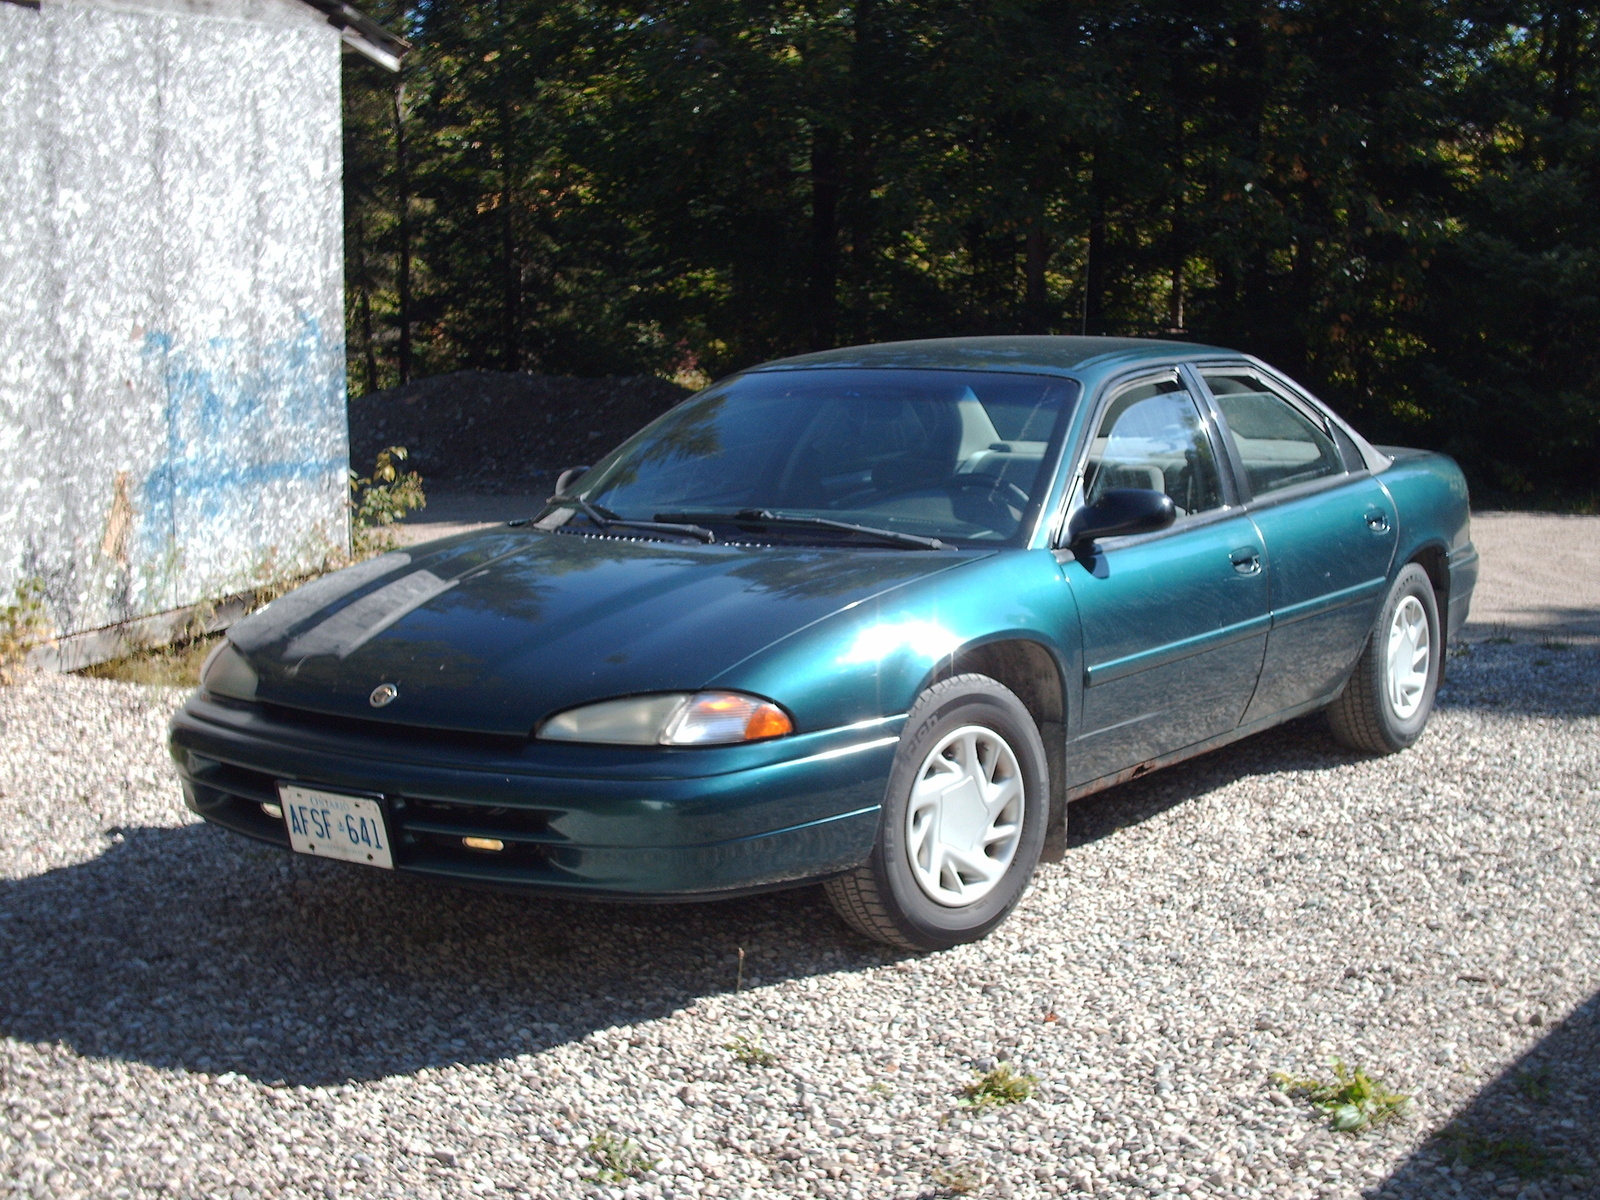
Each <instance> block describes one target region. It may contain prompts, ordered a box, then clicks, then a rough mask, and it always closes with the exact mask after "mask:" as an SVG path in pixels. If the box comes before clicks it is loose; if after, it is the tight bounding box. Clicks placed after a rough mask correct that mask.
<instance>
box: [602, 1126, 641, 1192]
mask: <svg viewBox="0 0 1600 1200" xmlns="http://www.w3.org/2000/svg"><path fill="white" fill-rule="evenodd" d="M589 1157H590V1158H591V1159H592V1160H593V1161H594V1165H595V1173H594V1178H595V1180H596V1181H597V1182H599V1183H627V1182H628V1181H629V1180H631V1179H637V1178H639V1176H641V1175H643V1174H644V1173H645V1172H646V1171H653V1170H655V1168H656V1165H657V1163H656V1160H655V1159H653V1158H651V1157H649V1156H648V1155H647V1154H645V1152H644V1151H643V1150H641V1149H640V1148H639V1146H638V1144H637V1143H635V1142H634V1141H633V1140H632V1139H631V1138H623V1137H618V1136H617V1135H616V1134H614V1133H611V1132H610V1131H609V1130H608V1131H606V1132H604V1133H597V1134H595V1135H594V1137H592V1138H590V1139H589Z"/></svg>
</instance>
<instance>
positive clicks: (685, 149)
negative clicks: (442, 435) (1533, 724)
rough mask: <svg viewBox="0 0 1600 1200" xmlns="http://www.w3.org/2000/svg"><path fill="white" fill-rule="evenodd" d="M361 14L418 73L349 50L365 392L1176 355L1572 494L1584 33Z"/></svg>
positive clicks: (1486, 489) (1346, 11)
mask: <svg viewBox="0 0 1600 1200" xmlns="http://www.w3.org/2000/svg"><path fill="white" fill-rule="evenodd" d="M368 7H369V10H370V11H371V12H372V13H373V15H374V16H376V17H378V18H379V19H380V20H384V21H386V22H387V23H389V24H390V25H391V26H393V27H395V28H397V29H399V30H400V31H401V32H403V33H404V34H405V35H406V36H407V37H408V38H409V39H410V40H411V41H412V42H413V44H414V45H415V47H416V48H415V50H414V51H413V52H412V53H411V54H410V56H409V57H408V58H407V61H406V68H405V72H404V76H403V78H402V79H400V80H398V81H397V80H396V79H395V78H394V77H393V76H392V75H389V74H387V73H386V72H383V71H382V70H380V69H378V68H376V67H374V66H373V65H372V64H370V63H366V62H364V61H362V60H359V59H354V58H352V59H347V60H346V67H345V71H346V79H345V84H346V86H345V89H344V96H345V124H346V134H347V136H346V148H345V165H346V170H345V179H346V214H347V218H346V219H347V230H346V232H347V238H346V256H345V259H346V263H347V264H348V267H347V270H348V272H349V280H348V282H349V287H348V289H347V296H348V304H349V309H348V314H347V315H348V322H349V336H348V338H347V345H348V346H349V352H350V364H349V365H350V377H351V383H352V387H353V388H354V389H355V390H357V391H361V390H372V389H375V388H378V387H384V386H388V385H390V384H393V383H395V382H398V381H399V380H400V379H402V378H403V377H410V376H416V375H420V374H425V373H431V372H436V371H443V370H451V369H455V368H459V367H490V368H500V369H535V370H542V371H548V372H554V373H568V374H590V375H597V374H606V373H632V372H638V371H658V372H661V373H663V374H666V375H677V374H681V375H684V376H685V377H688V376H691V375H700V376H704V375H719V374H722V373H724V372H726V371H729V370H731V369H735V368H738V367H742V366H745V365H748V364H750V363H752V362H754V361H757V360H759V359H762V358H766V357H770V356H773V355H777V354H785V353H792V352H795V351H801V350H806V349H811V348H816V347H822V346H828V345H840V344H849V343H853V342H861V341H871V340H883V339H886V338H894V337H912V336H932V335H948V334H958V333H1012V332H1038V333H1078V332H1087V333H1118V334H1153V333H1176V334H1177V335H1178V336H1184V337H1194V338H1198V339H1200V340H1204V341H1215V342H1220V343H1223V344H1227V345H1235V346H1238V347H1240V348H1242V349H1245V350H1249V351H1251V352H1254V353H1258V354H1260V355H1262V356H1263V357H1265V358H1267V359H1268V360H1270V361H1272V362H1274V363H1276V364H1277V365H1279V366H1281V367H1283V368H1284V369H1286V370H1288V371H1290V372H1291V373H1292V374H1295V375H1297V376H1298V377H1300V378H1302V379H1303V380H1304V381H1305V382H1307V383H1308V384H1310V385H1312V386H1315V387H1317V388H1319V389H1320V390H1321V391H1322V392H1323V393H1324V395H1326V396H1327V398H1328V399H1329V400H1330V401H1332V402H1334V403H1335V404H1336V405H1338V406H1339V407H1341V408H1342V409H1343V410H1345V411H1346V412H1347V414H1348V415H1350V416H1351V417H1352V418H1354V419H1355V420H1356V421H1357V422H1358V423H1359V424H1360V425H1361V426H1362V427H1363V428H1364V429H1365V430H1366V431H1367V432H1369V433H1371V434H1372V435H1374V436H1376V437H1378V438H1381V439H1391V440H1404V441H1408V442H1411V443H1413V444H1429V445H1434V446H1440V447H1443V448H1445V449H1448V450H1450V451H1451V452H1452V453H1454V454H1456V455H1457V456H1458V457H1459V458H1460V459H1461V460H1462V462H1463V464H1464V465H1465V466H1466V467H1467V469H1468V471H1469V474H1470V475H1471V477H1472V480H1473V484H1474V488H1475V489H1476V491H1477V492H1478V493H1479V499H1481V500H1495V501H1498V502H1515V503H1521V504H1532V503H1545V504H1550V503H1555V504H1560V505H1562V506H1565V507H1582V506H1584V505H1588V506H1590V507H1593V506H1594V505H1596V504H1600V487H1597V485H1596V482H1595V475H1594V470H1593V465H1594V462H1595V461H1596V458H1597V455H1600V339H1596V338H1595V337H1594V336H1593V334H1594V330H1595V328H1596V326H1597V323H1600V192H1597V190H1596V189H1597V184H1596V180H1597V179H1600V53H1597V49H1600V13H1597V11H1596V10H1595V9H1594V8H1593V6H1579V7H1576V8H1574V7H1572V6H1569V5H1560V4H1555V3H1553V2H1552V0H1542V2H1540V0H1536V2H1533V3H1529V4H1525V5H1516V6H1501V7H1499V8H1490V9H1486V8H1484V7H1483V6H1481V5H1464V4H1461V3H1459V2H1457V0H1450V2H1447V3H1444V4H1430V3H1424V2H1423V0H1353V3H1352V4H1346V5H1340V6H1327V5H1322V6H1318V5H1304V4H1290V3H1287V2H1284V0H1274V2H1271V3H1267V4H1245V3H1243V2H1242V0H1222V3H1219V4H1215V5H1210V6H1195V5H1192V4H1180V3H1177V2H1176V0H1155V2H1153V3H1147V4H1141V5H1136V6H1132V7H1129V6H1126V5H1120V4H1111V3H1105V2H1103V0H1091V2H1089V3H1085V4H1079V5H1061V4H1050V3H1046V2H1045V0H1016V2H1013V3H1009V4H1004V5H970V4H959V3H954V2H952V0H899V2H897V3H895V4H883V3H877V2H869V0H854V2H852V3H846V4H840V5H833V6H821V7H819V6H816V5H810V4H803V3H799V2H797V0H762V2H760V3H755V4H751V3H743V2H741V3H735V2H734V0H665V2H663V3H651V4H637V3H627V2H613V0H602V2H600V3H583V4H579V3H575V2H573V0H538V2H537V3H536V2H535V0H497V3H496V4H494V5H466V6H463V5H433V6H421V7H414V6H404V5H398V4H396V3H395V0H375V2H374V3H372V4H370V5H369V6H368ZM397 85H398V86H397Z"/></svg>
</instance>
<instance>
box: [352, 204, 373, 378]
mask: <svg viewBox="0 0 1600 1200" xmlns="http://www.w3.org/2000/svg"><path fill="white" fill-rule="evenodd" d="M351 222H352V224H353V225H354V232H355V246H354V249H355V258H356V280H357V285H356V286H357V291H356V312H357V314H358V315H359V318H360V322H361V353H362V359H363V363H364V365H365V367H366V370H367V378H366V385H367V386H366V389H365V390H366V391H368V392H375V391H377V390H378V348H377V346H376V345H375V339H374V338H373V335H372V276H371V273H370V272H369V271H368V269H367V221H366V216H365V214H364V213H363V212H362V210H361V206H360V205H359V204H357V205H356V206H355V212H354V213H352V214H351Z"/></svg>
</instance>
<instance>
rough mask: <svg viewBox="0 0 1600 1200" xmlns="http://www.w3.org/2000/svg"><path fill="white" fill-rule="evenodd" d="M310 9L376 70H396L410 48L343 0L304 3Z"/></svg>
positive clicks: (395, 35) (405, 42)
mask: <svg viewBox="0 0 1600 1200" xmlns="http://www.w3.org/2000/svg"><path fill="white" fill-rule="evenodd" d="M305 3H307V4H309V5H310V6H311V7H312V8H314V9H316V10H317V11H318V12H320V13H322V14H323V15H324V16H325V17H327V18H328V24H330V25H332V26H333V27H334V28H335V29H337V30H338V31H339V36H340V37H342V38H343V39H344V41H345V44H346V45H348V46H349V47H350V48H351V49H353V50H356V51H357V52H359V53H360V54H363V55H365V56H366V57H367V58H370V59H371V60H372V61H373V62H375V63H377V64H378V65H379V66H380V67H387V68H388V69H389V70H391V71H398V70H399V69H400V61H401V59H403V58H405V56H406V52H407V51H408V50H410V49H411V43H410V42H408V41H406V40H405V38H403V37H400V36H399V35H398V34H393V33H390V32H389V31H388V30H387V29H385V28H384V27H383V26H382V25H379V24H378V23H377V22H376V21H374V20H373V19H372V18H371V17H369V16H367V15H366V14H365V13H364V12H361V11H360V10H359V9H357V8H356V7H355V6H354V5H352V4H347V3H345V0H305Z"/></svg>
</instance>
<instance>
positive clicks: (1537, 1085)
mask: <svg viewBox="0 0 1600 1200" xmlns="http://www.w3.org/2000/svg"><path fill="white" fill-rule="evenodd" d="M1554 1079H1555V1077H1554V1075H1553V1073H1552V1072H1551V1070H1550V1068H1549V1067H1545V1066H1540V1067H1532V1068H1530V1069H1529V1070H1526V1071H1519V1072H1517V1076H1516V1080H1515V1082H1516V1085H1517V1091H1519V1092H1521V1093H1522V1094H1523V1095H1524V1096H1526V1097H1527V1098H1528V1099H1529V1100H1532V1101H1533V1102H1534V1103H1535V1104H1545V1103H1547V1102H1548V1101H1549V1099H1550V1092H1551V1088H1552V1087H1553V1085H1554Z"/></svg>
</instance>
